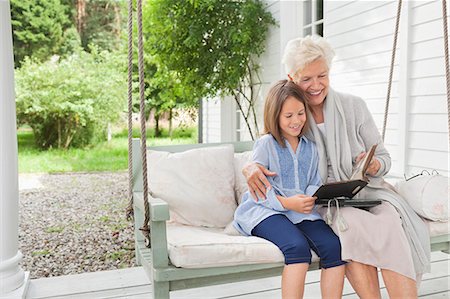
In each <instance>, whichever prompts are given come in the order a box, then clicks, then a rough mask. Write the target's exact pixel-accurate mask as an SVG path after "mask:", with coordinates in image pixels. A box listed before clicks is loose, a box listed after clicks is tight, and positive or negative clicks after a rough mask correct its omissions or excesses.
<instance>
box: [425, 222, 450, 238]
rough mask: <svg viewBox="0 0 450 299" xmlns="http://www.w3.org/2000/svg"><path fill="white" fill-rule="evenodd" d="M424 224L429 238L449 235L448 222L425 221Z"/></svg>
mask: <svg viewBox="0 0 450 299" xmlns="http://www.w3.org/2000/svg"><path fill="white" fill-rule="evenodd" d="M425 224H426V225H427V227H428V231H429V232H430V237H436V236H441V235H448V234H450V223H449V222H439V221H430V220H426V219H425Z"/></svg>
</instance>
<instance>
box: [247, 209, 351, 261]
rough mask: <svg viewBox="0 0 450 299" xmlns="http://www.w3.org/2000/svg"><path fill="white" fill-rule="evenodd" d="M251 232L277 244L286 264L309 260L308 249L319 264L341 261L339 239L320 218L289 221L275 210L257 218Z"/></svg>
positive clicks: (309, 253)
mask: <svg viewBox="0 0 450 299" xmlns="http://www.w3.org/2000/svg"><path fill="white" fill-rule="evenodd" d="M252 235H253V236H257V237H261V238H264V239H266V240H268V241H270V242H272V243H274V244H275V245H277V246H278V248H280V250H281V251H282V252H283V254H284V261H285V264H286V265H289V264H297V263H308V264H310V263H311V249H312V250H314V252H315V253H316V254H317V255H318V256H319V257H320V267H321V268H325V269H326V268H332V267H337V266H340V265H343V264H345V263H346V262H344V261H342V260H341V242H340V241H339V238H338V236H336V234H335V233H334V232H333V230H332V229H331V228H330V227H329V226H328V225H327V224H326V223H325V222H324V221H323V220H315V221H310V220H304V221H302V222H300V223H297V224H293V223H292V222H291V221H290V220H289V219H288V218H287V217H286V216H285V215H281V214H275V215H272V216H270V217H268V218H266V219H264V220H263V221H261V222H260V223H259V224H258V225H257V226H255V228H253V230H252Z"/></svg>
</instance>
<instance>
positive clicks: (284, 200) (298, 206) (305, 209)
mask: <svg viewBox="0 0 450 299" xmlns="http://www.w3.org/2000/svg"><path fill="white" fill-rule="evenodd" d="M316 199H317V197H312V196H308V195H305V194H297V195H294V196H291V197H281V196H279V197H278V200H279V201H280V202H281V204H282V205H283V207H284V208H285V209H288V210H292V211H296V212H299V213H303V214H309V213H311V211H312V209H313V208H314V203H315V201H316Z"/></svg>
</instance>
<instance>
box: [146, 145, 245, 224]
mask: <svg viewBox="0 0 450 299" xmlns="http://www.w3.org/2000/svg"><path fill="white" fill-rule="evenodd" d="M233 154H234V148H233V146H232V145H224V146H218V147H206V148H199V149H193V150H188V151H185V152H180V153H168V152H161V151H152V150H149V151H148V156H147V161H148V163H147V165H148V182H149V188H150V190H151V192H152V193H153V196H154V197H157V198H161V199H163V200H165V201H166V202H167V203H168V204H169V209H170V218H171V221H174V222H177V223H181V224H187V225H194V226H206V227H220V228H223V227H225V226H226V225H227V224H228V223H230V221H231V220H232V219H233V215H234V210H235V209H236V207H237V204H236V201H235V199H234V168H233Z"/></svg>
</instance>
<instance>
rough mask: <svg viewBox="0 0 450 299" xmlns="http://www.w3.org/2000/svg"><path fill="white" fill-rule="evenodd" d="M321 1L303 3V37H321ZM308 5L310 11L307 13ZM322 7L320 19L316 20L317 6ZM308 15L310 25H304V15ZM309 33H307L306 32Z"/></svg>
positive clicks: (309, 0)
mask: <svg viewBox="0 0 450 299" xmlns="http://www.w3.org/2000/svg"><path fill="white" fill-rule="evenodd" d="M323 2H324V1H323V0H305V1H303V7H302V11H303V16H304V17H303V28H302V29H303V30H302V32H303V35H304V36H306V35H310V34H316V35H321V36H323V30H324V28H323V15H324V9H323V4H324V3H323ZM308 3H310V4H311V10H310V11H308V9H307V5H308ZM320 5H321V6H322V18H321V19H318V18H317V12H318V9H319V6H320ZM307 13H309V14H310V16H311V18H310V19H311V23H306V20H307V18H305V15H306V14H307ZM320 26H321V27H322V32H319V30H318V29H319V27H320ZM307 31H309V32H307Z"/></svg>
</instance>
